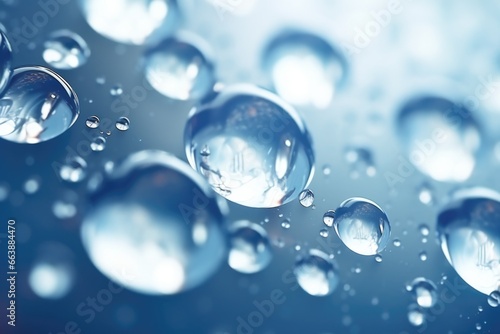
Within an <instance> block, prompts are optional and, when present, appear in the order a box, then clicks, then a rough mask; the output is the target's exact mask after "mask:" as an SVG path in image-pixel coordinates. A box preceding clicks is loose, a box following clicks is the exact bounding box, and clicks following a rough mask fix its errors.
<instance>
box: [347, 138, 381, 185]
mask: <svg viewBox="0 0 500 334" xmlns="http://www.w3.org/2000/svg"><path fill="white" fill-rule="evenodd" d="M344 154H345V159H346V161H347V163H348V164H349V168H350V169H351V171H350V174H351V178H353V179H357V178H358V177H359V176H360V175H366V176H370V177H373V176H375V174H377V169H376V168H375V163H374V161H373V156H372V152H371V151H370V150H369V149H368V148H365V147H358V146H348V147H346V149H345V153H344Z"/></svg>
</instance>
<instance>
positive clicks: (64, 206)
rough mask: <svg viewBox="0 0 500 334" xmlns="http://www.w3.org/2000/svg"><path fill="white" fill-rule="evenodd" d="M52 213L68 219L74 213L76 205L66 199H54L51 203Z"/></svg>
mask: <svg viewBox="0 0 500 334" xmlns="http://www.w3.org/2000/svg"><path fill="white" fill-rule="evenodd" d="M52 213H53V214H54V216H56V217H57V218H59V219H69V218H73V217H74V216H75V215H76V206H75V205H74V204H73V203H68V202H66V201H61V200H58V201H55V202H54V204H53V205H52Z"/></svg>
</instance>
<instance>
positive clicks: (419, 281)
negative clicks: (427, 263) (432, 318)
mask: <svg viewBox="0 0 500 334" xmlns="http://www.w3.org/2000/svg"><path fill="white" fill-rule="evenodd" d="M409 291H410V292H411V293H412V295H413V297H414V298H415V301H416V302H417V304H418V305H419V306H421V307H425V308H430V307H433V306H434V305H435V304H436V302H437V299H438V295H437V288H436V285H435V284H434V283H433V282H432V281H430V280H428V279H426V278H423V277H417V278H415V279H414V280H413V282H411V284H410V290H409Z"/></svg>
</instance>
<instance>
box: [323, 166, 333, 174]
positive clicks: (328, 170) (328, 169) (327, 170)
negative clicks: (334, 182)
mask: <svg viewBox="0 0 500 334" xmlns="http://www.w3.org/2000/svg"><path fill="white" fill-rule="evenodd" d="M331 173H332V167H330V165H324V166H323V175H324V176H329V175H330V174H331Z"/></svg>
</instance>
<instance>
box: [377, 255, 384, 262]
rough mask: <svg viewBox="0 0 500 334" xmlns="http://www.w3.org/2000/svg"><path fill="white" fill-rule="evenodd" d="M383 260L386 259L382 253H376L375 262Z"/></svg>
mask: <svg viewBox="0 0 500 334" xmlns="http://www.w3.org/2000/svg"><path fill="white" fill-rule="evenodd" d="M383 260H384V259H383V258H382V255H380V254H377V255H375V262H378V263H380V262H382V261H383Z"/></svg>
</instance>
